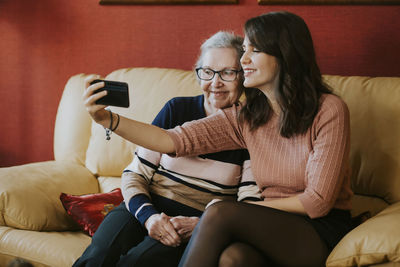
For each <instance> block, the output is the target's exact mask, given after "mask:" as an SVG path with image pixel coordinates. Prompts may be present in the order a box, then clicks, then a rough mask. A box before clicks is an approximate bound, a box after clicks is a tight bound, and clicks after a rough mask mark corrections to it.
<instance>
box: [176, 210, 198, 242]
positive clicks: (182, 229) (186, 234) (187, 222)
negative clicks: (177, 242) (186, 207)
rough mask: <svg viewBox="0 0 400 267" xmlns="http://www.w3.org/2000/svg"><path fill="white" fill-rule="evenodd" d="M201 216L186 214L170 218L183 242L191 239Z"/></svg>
mask: <svg viewBox="0 0 400 267" xmlns="http://www.w3.org/2000/svg"><path fill="white" fill-rule="evenodd" d="M199 220H200V218H199V217H186V216H176V217H172V218H171V219H170V222H171V223H172V225H173V226H174V228H175V231H176V232H177V233H178V234H179V236H180V237H181V240H182V241H183V242H187V241H189V239H190V237H191V236H192V233H193V230H194V228H195V227H196V225H197V223H198V222H199Z"/></svg>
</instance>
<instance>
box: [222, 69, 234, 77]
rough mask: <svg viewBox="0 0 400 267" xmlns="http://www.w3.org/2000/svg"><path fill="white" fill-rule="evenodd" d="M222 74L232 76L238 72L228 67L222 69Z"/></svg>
mask: <svg viewBox="0 0 400 267" xmlns="http://www.w3.org/2000/svg"><path fill="white" fill-rule="evenodd" d="M222 74H223V75H226V76H232V75H236V72H235V71H234V70H230V69H226V70H223V71H222Z"/></svg>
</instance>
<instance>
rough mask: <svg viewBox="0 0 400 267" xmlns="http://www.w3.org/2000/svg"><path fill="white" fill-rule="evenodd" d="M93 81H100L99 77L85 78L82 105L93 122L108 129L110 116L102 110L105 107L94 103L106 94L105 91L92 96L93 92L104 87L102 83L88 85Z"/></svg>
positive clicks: (90, 76)
mask: <svg viewBox="0 0 400 267" xmlns="http://www.w3.org/2000/svg"><path fill="white" fill-rule="evenodd" d="M95 79H102V78H101V77H100V75H89V76H88V77H86V78H85V90H84V92H83V95H82V99H83V103H84V105H85V107H86V110H87V111H88V112H89V115H90V116H91V117H92V118H93V120H94V121H95V122H97V123H99V124H101V125H103V126H104V127H108V125H109V120H110V115H109V113H108V111H106V110H105V109H104V108H105V107H106V106H105V105H97V104H96V101H97V100H98V99H100V98H102V97H103V96H105V95H106V94H107V91H106V90H103V91H101V92H99V93H97V94H93V93H94V91H96V90H97V89H100V88H102V87H104V82H100V83H95V84H93V85H90V83H91V82H92V81H93V80H95Z"/></svg>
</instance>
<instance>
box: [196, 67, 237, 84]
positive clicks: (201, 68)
mask: <svg viewBox="0 0 400 267" xmlns="http://www.w3.org/2000/svg"><path fill="white" fill-rule="evenodd" d="M203 69H208V70H211V71H212V72H213V76H212V77H211V78H210V79H203V78H200V75H199V70H203ZM195 70H196V75H197V77H198V78H199V79H200V80H203V81H211V80H212V79H214V77H215V74H218V76H219V77H220V78H221V80H223V81H224V82H233V81H236V79H237V75H238V73H239V72H242V71H243V69H240V70H234V69H223V70H219V71H216V70H213V69H211V68H203V67H199V68H196V69H195ZM226 70H230V71H233V72H235V73H236V75H235V79H233V80H232V81H228V80H225V79H224V78H222V76H221V74H220V73H221V72H223V71H226Z"/></svg>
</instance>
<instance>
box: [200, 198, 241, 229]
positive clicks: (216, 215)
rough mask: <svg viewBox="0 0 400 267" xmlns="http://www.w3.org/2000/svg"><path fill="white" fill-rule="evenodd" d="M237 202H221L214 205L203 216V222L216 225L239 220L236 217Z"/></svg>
mask: <svg viewBox="0 0 400 267" xmlns="http://www.w3.org/2000/svg"><path fill="white" fill-rule="evenodd" d="M236 208H237V206H236V202H233V201H219V202H217V203H214V204H213V205H211V206H210V207H208V208H207V209H206V211H205V212H204V214H203V215H202V220H203V221H206V222H210V223H212V224H214V225H216V224H219V223H221V224H226V223H227V222H229V221H230V220H231V219H235V218H237V217H236V216H237V215H236V213H235V211H236Z"/></svg>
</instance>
